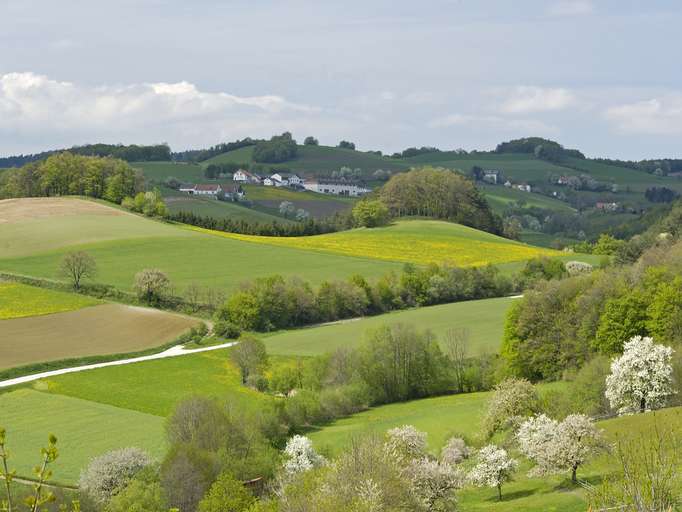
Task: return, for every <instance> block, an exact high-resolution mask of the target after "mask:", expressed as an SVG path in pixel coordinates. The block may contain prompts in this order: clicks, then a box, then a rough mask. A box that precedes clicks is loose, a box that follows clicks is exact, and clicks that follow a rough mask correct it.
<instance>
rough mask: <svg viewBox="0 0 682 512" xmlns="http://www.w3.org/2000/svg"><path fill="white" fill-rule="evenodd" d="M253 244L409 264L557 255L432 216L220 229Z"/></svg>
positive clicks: (465, 263)
mask: <svg viewBox="0 0 682 512" xmlns="http://www.w3.org/2000/svg"><path fill="white" fill-rule="evenodd" d="M220 236H224V237H226V238H230V239H233V240H242V241H246V242H251V243H254V244H262V245H271V246H277V247H295V248H297V249H306V250H310V251H316V252H317V251H319V252H323V253H331V254H343V255H346V256H353V257H366V258H373V259H378V260H386V261H397V262H405V263H414V264H418V265H419V264H427V263H437V264H441V263H448V264H452V265H457V266H478V265H486V264H489V263H492V264H496V263H509V262H513V261H522V260H527V259H529V258H534V257H536V256H540V255H545V256H559V255H560V253H559V252H557V251H552V250H549V249H540V248H537V247H531V246H529V245H525V244H522V243H519V242H514V241H512V240H508V239H506V238H502V237H499V236H496V235H492V234H490V233H486V232H484V231H479V230H477V229H473V228H469V227H466V226H462V225H459V224H452V223H449V222H442V221H435V220H400V221H397V222H395V223H393V224H392V225H390V226H387V227H381V228H373V229H368V228H359V229H353V230H350V231H342V232H339V233H330V234H326V235H317V236H309V237H281V238H275V237H263V236H252V235H239V234H235V233H221V234H220Z"/></svg>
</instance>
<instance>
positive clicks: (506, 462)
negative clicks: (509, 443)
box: [469, 444, 518, 500]
mask: <svg viewBox="0 0 682 512" xmlns="http://www.w3.org/2000/svg"><path fill="white" fill-rule="evenodd" d="M517 466H518V462H517V461H516V460H515V459H512V458H511V457H509V455H508V454H507V450H505V449H504V448H498V447H497V446H495V445H494V444H489V445H488V446H484V447H483V448H481V451H480V452H478V462H477V463H476V465H475V466H474V468H473V469H472V470H471V473H469V479H470V480H471V482H472V483H473V484H474V485H478V486H479V487H496V488H497V497H498V499H500V500H501V499H502V484H503V483H505V482H508V481H510V480H511V478H512V474H513V473H514V471H515V470H516V467H517Z"/></svg>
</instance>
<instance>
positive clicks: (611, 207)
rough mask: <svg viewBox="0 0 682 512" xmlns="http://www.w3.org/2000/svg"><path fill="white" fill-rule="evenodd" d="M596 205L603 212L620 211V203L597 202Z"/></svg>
mask: <svg viewBox="0 0 682 512" xmlns="http://www.w3.org/2000/svg"><path fill="white" fill-rule="evenodd" d="M594 207H595V208H596V209H597V210H601V211H603V212H615V211H618V203H602V202H598V203H597V204H595V205H594Z"/></svg>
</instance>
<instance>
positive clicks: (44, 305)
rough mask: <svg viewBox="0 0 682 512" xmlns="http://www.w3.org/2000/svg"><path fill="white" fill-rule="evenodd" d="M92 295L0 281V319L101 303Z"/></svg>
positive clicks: (44, 313)
mask: <svg viewBox="0 0 682 512" xmlns="http://www.w3.org/2000/svg"><path fill="white" fill-rule="evenodd" d="M99 303H100V301H98V300H96V299H93V298H91V297H85V296H83V295H77V294H75V293H64V292H58V291H55V290H48V289H45V288H36V287H33V286H27V285H25V284H19V283H1V282H0V320H7V319H10V318H22V317H27V316H37V315H47V314H50V313H61V312H64V311H72V310H74V309H81V308H84V307H86V306H92V305H94V304H99Z"/></svg>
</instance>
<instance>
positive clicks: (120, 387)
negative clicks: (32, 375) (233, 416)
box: [37, 349, 271, 416]
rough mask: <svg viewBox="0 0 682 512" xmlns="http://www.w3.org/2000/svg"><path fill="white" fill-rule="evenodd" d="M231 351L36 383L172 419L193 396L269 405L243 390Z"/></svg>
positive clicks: (60, 392) (256, 405)
mask: <svg viewBox="0 0 682 512" xmlns="http://www.w3.org/2000/svg"><path fill="white" fill-rule="evenodd" d="M228 351H229V349H220V350H214V351H210V352H203V353H199V354H191V355H187V356H182V357H170V358H166V359H157V360H152V361H145V362H142V363H135V364H129V365H122V366H111V367H107V368H99V369H96V370H89V371H86V372H81V373H71V374H67V375H60V376H58V377H52V378H50V379H49V380H47V381H41V382H39V383H38V385H37V386H38V387H39V388H41V389H43V388H45V387H46V388H47V389H48V390H49V391H50V392H51V393H56V394H61V395H67V396H71V397H75V398H82V399H84V400H91V401H93V402H99V403H103V404H108V405H113V406H115V407H122V408H125V409H131V410H135V411H140V412H144V413H148V414H154V415H158V416H168V415H169V414H170V413H171V412H172V411H173V408H174V407H175V404H176V403H177V402H178V401H179V400H182V399H183V398H186V397H188V396H192V395H197V394H201V395H207V396H215V397H220V398H226V399H228V400H234V401H238V402H239V403H242V404H245V405H247V406H252V407H258V406H259V404H261V403H263V402H265V401H269V400H271V399H270V398H269V397H268V396H267V395H263V394H262V393H258V392H256V391H253V390H251V389H249V388H247V387H244V386H242V385H241V379H240V377H239V372H238V370H237V368H236V367H235V366H234V365H233V364H232V363H231V362H230V360H229V353H228Z"/></svg>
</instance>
